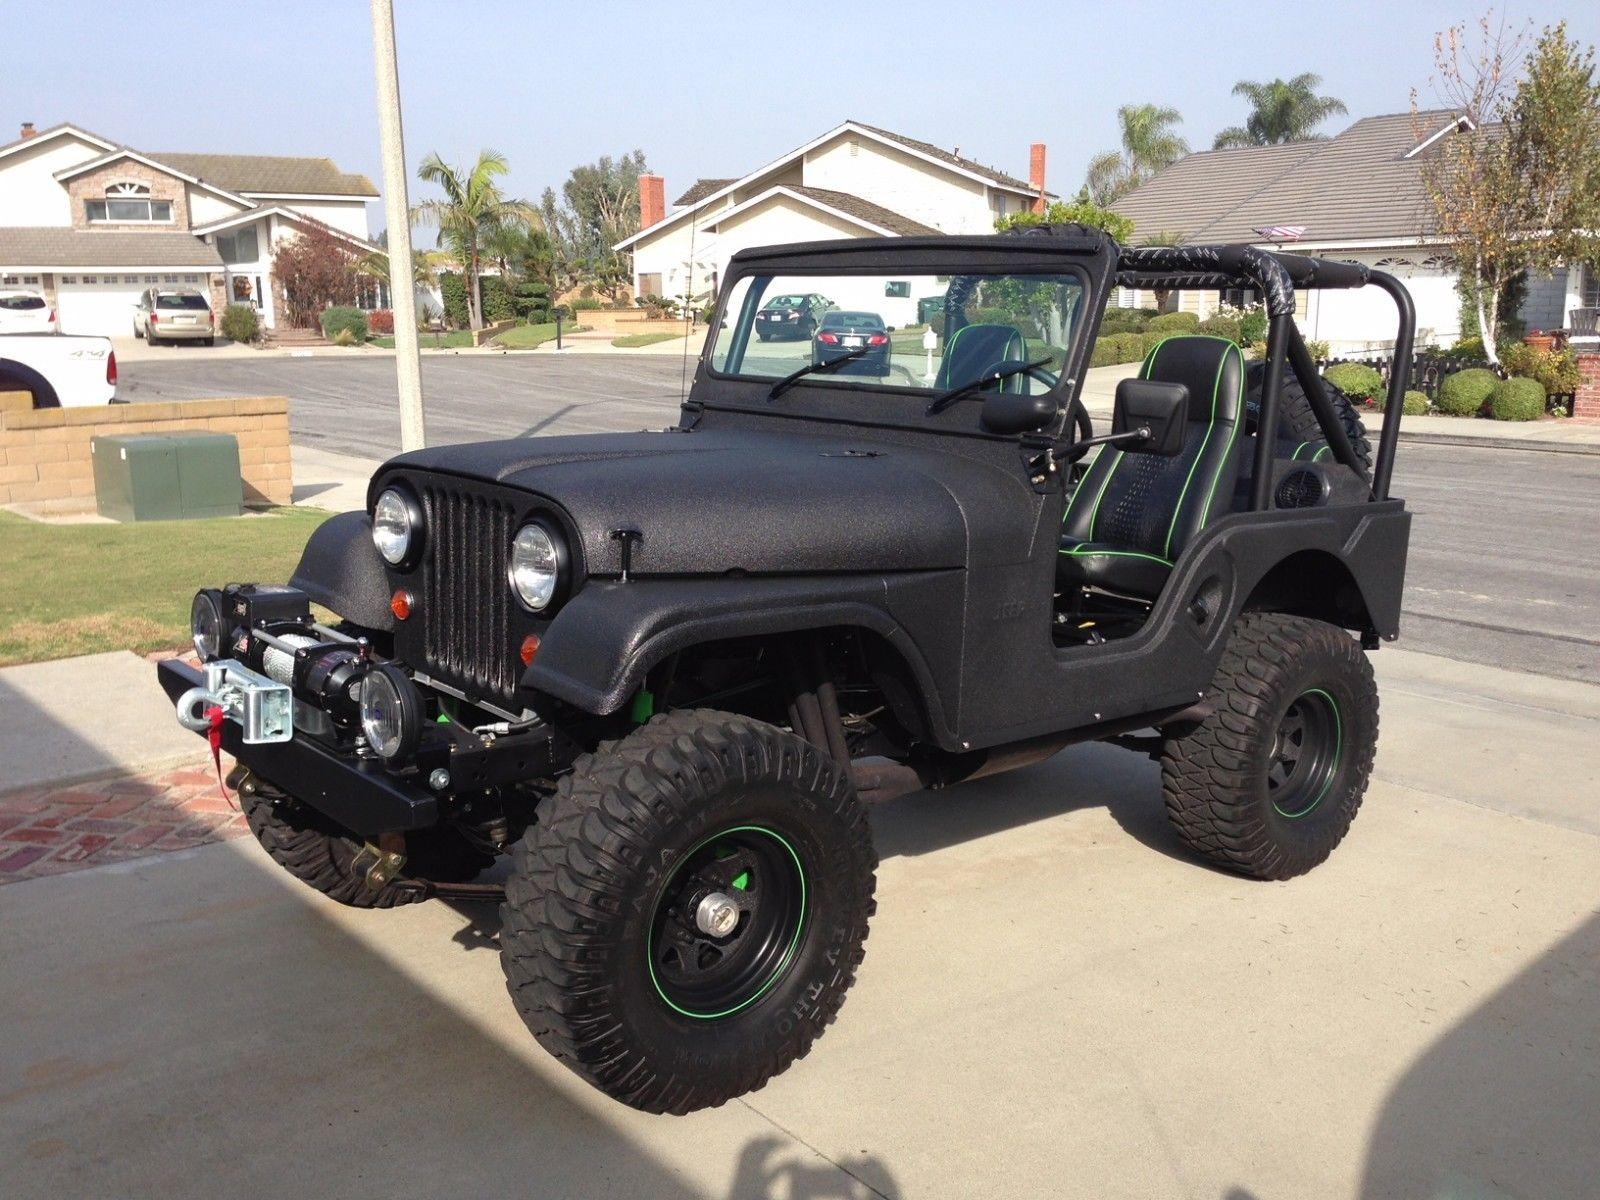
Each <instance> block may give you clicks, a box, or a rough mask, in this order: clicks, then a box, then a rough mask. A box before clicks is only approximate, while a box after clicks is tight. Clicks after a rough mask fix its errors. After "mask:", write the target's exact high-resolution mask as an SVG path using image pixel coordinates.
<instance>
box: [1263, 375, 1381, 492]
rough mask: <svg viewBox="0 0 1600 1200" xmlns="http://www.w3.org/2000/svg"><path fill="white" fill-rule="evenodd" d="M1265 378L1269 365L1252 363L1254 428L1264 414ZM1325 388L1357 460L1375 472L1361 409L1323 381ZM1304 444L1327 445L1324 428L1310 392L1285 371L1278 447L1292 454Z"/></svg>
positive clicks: (1280, 403)
mask: <svg viewBox="0 0 1600 1200" xmlns="http://www.w3.org/2000/svg"><path fill="white" fill-rule="evenodd" d="M1265 374H1266V364H1265V363H1252V364H1251V365H1250V369H1249V371H1248V372H1247V373H1246V380H1245V411H1246V413H1247V414H1248V419H1249V421H1250V423H1251V425H1252V426H1253V425H1254V423H1255V419H1256V414H1257V413H1259V412H1260V411H1261V384H1262V380H1263V379H1264V377H1265ZM1322 386H1323V387H1325V388H1326V389H1327V391H1328V398H1329V399H1330V400H1332V401H1333V410H1334V412H1336V413H1338V414H1339V423H1340V424H1341V425H1343V426H1344V432H1345V435H1346V436H1347V437H1348V438H1349V439H1350V445H1351V447H1352V448H1354V450H1355V452H1356V458H1357V459H1359V460H1360V462H1361V465H1362V466H1363V467H1365V468H1366V469H1367V470H1369V471H1370V470H1372V439H1371V438H1370V437H1368V435H1367V427H1366V424H1365V423H1364V422H1363V421H1362V420H1361V411H1360V409H1358V408H1357V407H1356V404H1355V401H1353V400H1351V399H1350V397H1349V396H1347V395H1345V394H1344V392H1342V391H1340V390H1339V389H1338V388H1337V387H1335V386H1334V385H1333V384H1331V383H1329V382H1328V381H1327V380H1326V379H1324V380H1323V381H1322ZM1304 442H1311V443H1312V444H1313V445H1316V446H1321V445H1323V444H1324V438H1323V436H1322V426H1321V425H1320V424H1319V423H1318V422H1317V414H1316V413H1314V412H1312V411H1311V401H1310V400H1308V399H1307V398H1306V391H1305V389H1304V388H1303V387H1301V386H1300V381H1299V380H1298V379H1296V378H1295V377H1294V374H1293V372H1291V371H1289V370H1287V369H1285V371H1284V375H1283V390H1282V391H1281V392H1280V393H1279V396H1278V444H1279V445H1280V446H1283V445H1284V444H1285V443H1287V449H1286V450H1285V451H1284V453H1286V454H1289V453H1293V450H1294V448H1295V447H1296V446H1299V445H1301V444H1302V443H1304Z"/></svg>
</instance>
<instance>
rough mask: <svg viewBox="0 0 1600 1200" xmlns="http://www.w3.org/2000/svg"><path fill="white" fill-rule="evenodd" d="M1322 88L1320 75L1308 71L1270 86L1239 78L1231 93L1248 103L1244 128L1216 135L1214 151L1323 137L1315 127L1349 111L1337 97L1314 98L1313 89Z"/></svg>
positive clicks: (1235, 126)
mask: <svg viewBox="0 0 1600 1200" xmlns="http://www.w3.org/2000/svg"><path fill="white" fill-rule="evenodd" d="M1321 86H1322V76H1320V75H1313V74H1312V73H1311V72H1310V71H1307V72H1305V73H1304V74H1303V75H1296V76H1295V77H1294V78H1293V79H1290V80H1282V79H1274V80H1272V81H1271V82H1270V83H1252V82H1251V81H1250V80H1248V79H1241V80H1240V81H1239V82H1238V83H1236V84H1234V85H1233V94H1234V95H1235V96H1243V97H1244V98H1245V99H1246V100H1248V101H1249V102H1250V116H1249V117H1248V118H1247V119H1246V120H1245V123H1244V124H1243V125H1234V126H1232V127H1230V128H1228V129H1224V130H1223V131H1222V132H1221V133H1219V134H1217V140H1216V142H1215V143H1213V148H1214V149H1217V150H1227V149H1229V148H1231V147H1233V146H1276V145H1279V144H1281V143H1283V142H1308V141H1314V140H1316V139H1318V138H1321V137H1324V136H1326V135H1324V134H1320V133H1318V132H1316V129H1317V126H1318V125H1320V124H1322V123H1323V122H1324V121H1326V120H1327V119H1328V118H1329V117H1333V116H1340V115H1343V114H1344V113H1345V112H1346V111H1348V110H1347V109H1346V108H1345V106H1344V101H1342V100H1340V99H1339V98H1338V97H1336V96H1319V95H1317V92H1316V89H1317V88H1319V87H1321Z"/></svg>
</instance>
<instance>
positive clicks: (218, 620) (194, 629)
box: [189, 589, 226, 662]
mask: <svg viewBox="0 0 1600 1200" xmlns="http://www.w3.org/2000/svg"><path fill="white" fill-rule="evenodd" d="M189 632H190V634H191V636H193V638H194V651H195V653H196V654H198V655H199V656H200V661H201V662H210V661H211V660H212V659H214V658H216V657H217V656H218V655H220V654H221V653H222V639H223V637H224V636H225V633H226V627H225V624H224V622H223V619H222V604H221V602H220V601H219V600H218V599H217V595H216V593H215V592H213V591H211V590H209V589H207V590H206V591H201V592H196V593H195V596H194V603H193V604H191V605H190V606H189Z"/></svg>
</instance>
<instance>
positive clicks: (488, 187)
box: [412, 150, 539, 329]
mask: <svg viewBox="0 0 1600 1200" xmlns="http://www.w3.org/2000/svg"><path fill="white" fill-rule="evenodd" d="M510 169H511V168H510V167H509V165H508V164H507V163H506V159H505V156H504V155H503V154H500V153H498V152H496V151H494V150H482V151H479V153H478V161H477V162H476V163H474V164H473V166H472V168H471V170H468V171H463V170H461V169H460V168H459V167H453V166H451V165H450V164H448V163H446V162H445V161H444V160H443V159H442V158H440V157H439V155H438V154H436V153H435V154H430V155H428V157H427V158H425V159H423V160H422V166H421V167H419V168H418V170H417V178H418V179H420V180H422V181H423V182H424V183H432V184H436V185H437V186H438V187H439V188H440V189H441V190H442V191H443V192H444V198H443V199H442V200H424V201H423V202H422V203H421V204H419V205H417V206H416V208H415V209H414V210H413V211H412V217H413V219H418V218H421V219H424V220H429V221H432V222H433V223H434V224H435V225H437V226H438V227H439V241H438V244H439V245H440V246H444V247H447V248H448V249H449V250H450V251H451V252H452V253H453V254H454V255H455V257H456V261H457V262H459V263H460V264H461V267H462V270H463V271H464V272H465V275H466V288H467V319H468V322H469V324H470V326H471V328H473V329H482V328H483V308H482V305H481V303H480V301H479V295H478V277H479V274H480V272H481V269H482V262H483V244H484V241H485V239H486V238H488V237H490V236H491V235H492V234H493V233H494V231H495V230H497V229H499V228H500V227H502V226H505V225H518V224H521V225H526V224H531V223H533V222H536V221H538V220H539V213H538V211H537V210H536V209H534V208H533V207H532V206H531V205H529V204H526V203H524V202H523V201H521V200H512V199H508V198H507V197H506V195H505V193H504V192H503V191H501V189H500V183H499V180H500V177H501V176H503V175H505V174H506V173H507V172H508V171H509V170H510Z"/></svg>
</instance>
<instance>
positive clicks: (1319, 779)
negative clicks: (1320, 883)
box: [1161, 613, 1378, 879]
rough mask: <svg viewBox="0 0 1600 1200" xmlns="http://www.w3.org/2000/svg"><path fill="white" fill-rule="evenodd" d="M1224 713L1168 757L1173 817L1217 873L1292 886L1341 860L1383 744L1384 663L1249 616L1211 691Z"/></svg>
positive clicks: (1329, 628)
mask: <svg viewBox="0 0 1600 1200" xmlns="http://www.w3.org/2000/svg"><path fill="white" fill-rule="evenodd" d="M1208 699H1209V700H1210V702H1211V704H1212V706H1213V711H1212V713H1211V715H1210V716H1208V717H1206V718H1205V719H1204V720H1203V721H1201V722H1199V723H1198V724H1196V725H1194V726H1193V727H1190V728H1189V729H1188V730H1187V731H1186V732H1184V733H1183V734H1182V735H1181V736H1175V737H1169V738H1168V739H1167V740H1166V742H1165V744H1164V746H1163V748H1162V754H1161V786H1162V792H1163V793H1164V795H1165V797H1166V804H1167V815H1168V816H1169V817H1170V818H1171V820H1172V824H1173V827H1174V828H1175V829H1176V830H1177V832H1178V836H1179V838H1181V839H1182V840H1183V842H1184V843H1185V844H1186V845H1187V846H1188V847H1189V848H1190V849H1192V850H1193V851H1195V852H1196V853H1197V854H1199V855H1200V856H1201V857H1203V858H1205V859H1207V860H1208V861H1210V862H1212V863H1215V864H1216V865H1217V866H1220V867H1225V868H1227V869H1228V870H1231V871H1236V872H1238V873H1239V874H1241V875H1249V876H1252V877H1254V878H1256V879H1288V878H1290V877H1292V876H1295V875H1300V874H1303V873H1305V872H1306V871H1309V870H1310V869H1311V868H1312V867H1314V866H1316V865H1317V864H1319V863H1321V862H1322V861H1323V860H1324V859H1326V858H1327V857H1328V855H1330V854H1331V853H1333V849H1334V847H1335V846H1337V845H1338V844H1339V843H1340V841H1342V840H1343V839H1344V836H1345V834H1346V833H1347V832H1348V831H1349V829H1350V823H1351V821H1352V820H1354V819H1355V815H1356V810H1357V809H1358V808H1360V807H1361V799H1362V797H1363V795H1365V793H1366V790H1367V780H1368V777H1369V776H1370V775H1371V773H1372V757H1373V752H1374V750H1375V748H1376V746H1377V740H1378V690H1377V685H1376V684H1375V683H1374V682H1373V677H1372V666H1371V664H1370V663H1369V662H1368V661H1367V656H1366V654H1365V653H1364V652H1363V651H1362V649H1361V647H1360V645H1359V644H1358V643H1357V642H1356V641H1355V639H1354V638H1352V637H1351V636H1350V635H1349V634H1348V633H1346V632H1345V631H1344V630H1342V629H1339V628H1338V627H1336V626H1333V625H1329V624H1327V623H1325V622H1322V621H1313V620H1310V619H1309V618H1306V617H1291V616H1284V615H1282V614H1279V613H1246V614H1245V615H1244V616H1243V617H1241V618H1240V619H1239V622H1238V624H1237V625H1235V626H1234V630H1233V633H1232V636H1231V637H1230V638H1229V641H1228V646H1227V649H1226V650H1225V651H1224V652H1223V655H1222V662H1221V663H1220V664H1219V665H1218V667H1217V674H1216V677H1215V679H1214V680H1213V682H1212V686H1211V691H1210V692H1209V694H1208Z"/></svg>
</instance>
